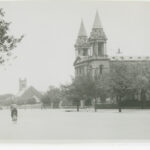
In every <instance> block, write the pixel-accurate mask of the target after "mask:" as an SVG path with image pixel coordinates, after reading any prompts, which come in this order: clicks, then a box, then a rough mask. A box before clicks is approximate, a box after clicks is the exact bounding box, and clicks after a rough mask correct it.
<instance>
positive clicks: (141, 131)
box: [0, 110, 150, 140]
mask: <svg viewBox="0 0 150 150" xmlns="http://www.w3.org/2000/svg"><path fill="white" fill-rule="evenodd" d="M0 119H1V121H0V140H12V139H13V140H20V139H21V140H22V139H25V140H41V139H42V140H56V139H57V140H91V139H92V140H93V139H94V140H99V139H100V140H101V139H103V140H112V139H113V140H116V139H135V140H137V139H140V140H141V139H150V110H123V112H122V113H118V111H117V110H99V111H98V112H96V113H95V112H94V111H93V110H91V111H88V112H85V111H82V112H65V111H64V110H19V118H18V122H17V123H16V124H15V123H13V122H12V121H11V118H10V111H9V110H1V111H0Z"/></svg>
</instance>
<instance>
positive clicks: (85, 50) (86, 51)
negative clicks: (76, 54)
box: [83, 48, 88, 56]
mask: <svg viewBox="0 0 150 150" xmlns="http://www.w3.org/2000/svg"><path fill="white" fill-rule="evenodd" d="M87 54H88V49H87V48H83V56H87Z"/></svg>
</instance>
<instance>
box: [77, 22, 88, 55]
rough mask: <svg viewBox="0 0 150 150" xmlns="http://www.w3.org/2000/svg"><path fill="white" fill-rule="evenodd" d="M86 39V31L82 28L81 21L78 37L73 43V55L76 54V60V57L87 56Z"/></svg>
mask: <svg viewBox="0 0 150 150" xmlns="http://www.w3.org/2000/svg"><path fill="white" fill-rule="evenodd" d="M87 41H88V37H87V34H86V30H85V27H84V23H83V20H81V25H80V29H79V33H78V37H77V40H76V43H75V51H76V52H75V53H76V58H77V57H78V56H81V57H82V56H88V43H87Z"/></svg>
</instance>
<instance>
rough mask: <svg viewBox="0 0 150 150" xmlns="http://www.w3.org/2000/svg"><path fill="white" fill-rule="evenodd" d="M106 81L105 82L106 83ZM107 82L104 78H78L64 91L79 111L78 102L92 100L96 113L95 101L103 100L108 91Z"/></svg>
mask: <svg viewBox="0 0 150 150" xmlns="http://www.w3.org/2000/svg"><path fill="white" fill-rule="evenodd" d="M106 81H107V82H106ZM106 83H108V80H106V78H105V76H103V77H102V76H101V77H97V78H94V77H93V76H91V75H83V76H78V77H76V78H74V79H72V83H71V84H70V85H67V86H64V89H65V90H64V91H65V93H66V95H67V97H68V99H70V100H72V101H73V102H74V103H75V104H76V106H77V111H79V105H80V100H85V101H86V100H89V99H91V100H94V110H95V112H96V106H97V99H98V98H101V99H103V100H104V99H105V98H106V97H107V96H106V95H107V90H108V84H106Z"/></svg>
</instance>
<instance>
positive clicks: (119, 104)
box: [117, 96, 122, 112]
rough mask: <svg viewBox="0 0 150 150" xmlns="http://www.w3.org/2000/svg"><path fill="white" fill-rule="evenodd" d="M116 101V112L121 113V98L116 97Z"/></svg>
mask: <svg viewBox="0 0 150 150" xmlns="http://www.w3.org/2000/svg"><path fill="white" fill-rule="evenodd" d="M117 101H118V111H119V112H122V109H121V96H117Z"/></svg>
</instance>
